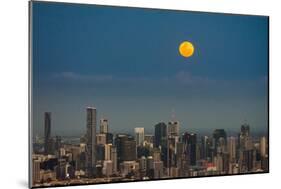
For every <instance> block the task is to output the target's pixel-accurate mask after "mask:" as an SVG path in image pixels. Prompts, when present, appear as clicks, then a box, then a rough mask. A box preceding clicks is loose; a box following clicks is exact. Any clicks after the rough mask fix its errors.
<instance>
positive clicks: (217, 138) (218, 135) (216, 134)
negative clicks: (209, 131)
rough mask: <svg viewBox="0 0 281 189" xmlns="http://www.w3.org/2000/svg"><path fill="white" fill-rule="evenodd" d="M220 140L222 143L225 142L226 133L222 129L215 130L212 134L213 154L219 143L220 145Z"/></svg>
mask: <svg viewBox="0 0 281 189" xmlns="http://www.w3.org/2000/svg"><path fill="white" fill-rule="evenodd" d="M220 138H223V139H224V141H226V132H225V130H224V129H216V130H215V131H214V132H213V140H214V143H213V146H214V149H215V150H214V152H215V153H216V151H217V150H216V149H217V147H218V146H219V143H220Z"/></svg>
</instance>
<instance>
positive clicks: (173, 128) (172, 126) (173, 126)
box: [168, 121, 180, 136]
mask: <svg viewBox="0 0 281 189" xmlns="http://www.w3.org/2000/svg"><path fill="white" fill-rule="evenodd" d="M168 132H169V135H170V136H179V132H180V124H179V122H178V121H170V122H169V123H168Z"/></svg>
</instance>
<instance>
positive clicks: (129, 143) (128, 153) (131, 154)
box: [114, 134, 137, 169]
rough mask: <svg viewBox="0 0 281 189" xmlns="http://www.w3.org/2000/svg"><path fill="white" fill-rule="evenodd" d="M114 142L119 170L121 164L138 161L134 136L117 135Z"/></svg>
mask: <svg viewBox="0 0 281 189" xmlns="http://www.w3.org/2000/svg"><path fill="white" fill-rule="evenodd" d="M114 142H115V146H116V150H117V165H118V169H119V165H120V163H121V162H123V161H133V160H136V155H137V151H136V141H135V140H134V138H133V137H132V136H130V135H127V134H117V135H116V138H115V141H114Z"/></svg>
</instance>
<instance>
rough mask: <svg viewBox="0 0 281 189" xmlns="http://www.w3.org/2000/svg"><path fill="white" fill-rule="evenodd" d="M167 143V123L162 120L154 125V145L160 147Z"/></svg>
mask: <svg viewBox="0 0 281 189" xmlns="http://www.w3.org/2000/svg"><path fill="white" fill-rule="evenodd" d="M166 145H167V125H166V124H165V123H163V122H161V123H158V124H156V125H155V126H154V146H155V147H156V148H158V147H159V146H166Z"/></svg>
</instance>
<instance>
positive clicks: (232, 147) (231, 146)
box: [227, 137, 236, 163]
mask: <svg viewBox="0 0 281 189" xmlns="http://www.w3.org/2000/svg"><path fill="white" fill-rule="evenodd" d="M227 149H228V153H229V160H230V162H231V163H234V162H235V160H236V140H235V138H234V137H229V138H228V140H227Z"/></svg>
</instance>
